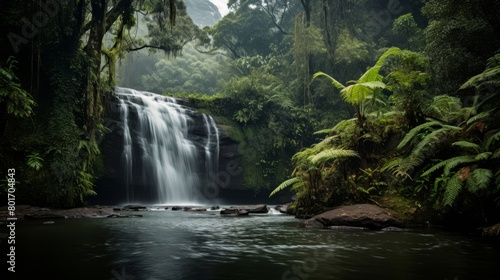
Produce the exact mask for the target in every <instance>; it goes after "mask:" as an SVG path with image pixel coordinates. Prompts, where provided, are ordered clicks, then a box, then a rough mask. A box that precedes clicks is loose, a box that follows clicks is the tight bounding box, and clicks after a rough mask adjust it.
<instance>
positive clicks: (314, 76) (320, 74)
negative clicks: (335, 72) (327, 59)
mask: <svg viewBox="0 0 500 280" xmlns="http://www.w3.org/2000/svg"><path fill="white" fill-rule="evenodd" d="M321 76H323V77H327V78H328V79H329V80H330V81H331V82H332V85H333V86H334V87H336V88H337V89H343V88H345V86H344V85H343V84H341V83H340V82H339V81H337V80H335V79H334V78H333V77H332V76H330V75H328V74H326V73H323V72H321V71H319V72H316V73H314V75H313V77H312V79H313V80H314V79H316V78H317V77H321Z"/></svg>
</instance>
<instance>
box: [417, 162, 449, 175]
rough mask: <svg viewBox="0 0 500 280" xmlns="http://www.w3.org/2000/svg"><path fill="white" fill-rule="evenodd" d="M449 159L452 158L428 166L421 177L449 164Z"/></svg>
mask: <svg viewBox="0 0 500 280" xmlns="http://www.w3.org/2000/svg"><path fill="white" fill-rule="evenodd" d="M449 161H450V159H448V160H443V161H440V162H438V163H437V164H435V165H433V166H431V167H430V168H428V169H427V170H426V171H425V172H424V173H422V174H421V175H420V177H426V176H429V175H431V174H432V173H434V172H436V171H437V170H439V169H441V168H444V167H445V166H446V165H447V164H448V162H449Z"/></svg>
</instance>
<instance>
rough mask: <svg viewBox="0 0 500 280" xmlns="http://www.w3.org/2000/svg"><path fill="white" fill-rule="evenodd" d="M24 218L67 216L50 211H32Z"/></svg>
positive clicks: (59, 217)
mask: <svg viewBox="0 0 500 280" xmlns="http://www.w3.org/2000/svg"><path fill="white" fill-rule="evenodd" d="M24 218H25V219H26V220H42V219H45V220H47V219H64V218H66V217H65V216H63V215H60V214H56V213H52V212H48V211H43V212H31V213H26V214H25V215H24Z"/></svg>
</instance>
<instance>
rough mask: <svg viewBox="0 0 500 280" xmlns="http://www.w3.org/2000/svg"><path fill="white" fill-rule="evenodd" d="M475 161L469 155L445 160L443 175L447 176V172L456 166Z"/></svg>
mask: <svg viewBox="0 0 500 280" xmlns="http://www.w3.org/2000/svg"><path fill="white" fill-rule="evenodd" d="M475 161H476V160H475V159H474V158H473V157H471V156H458V157H454V158H450V159H449V160H447V161H446V166H445V167H444V175H445V176H447V175H448V174H450V172H451V170H452V169H454V168H455V167H457V166H460V165H463V164H467V163H472V162H475Z"/></svg>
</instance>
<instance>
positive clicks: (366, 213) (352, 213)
mask: <svg viewBox="0 0 500 280" xmlns="http://www.w3.org/2000/svg"><path fill="white" fill-rule="evenodd" d="M302 226H304V227H313V228H329V227H332V226H334V227H335V226H347V227H362V228H368V229H382V228H387V227H403V223H401V222H400V221H398V220H397V219H396V218H394V217H393V216H391V215H390V214H389V213H388V212H387V211H386V210H384V209H383V208H381V207H378V206H376V205H372V204H355V205H349V206H341V207H338V208H337V209H334V210H330V211H327V212H324V213H321V214H319V215H316V216H314V217H312V218H310V219H308V220H306V221H305V222H303V223H302Z"/></svg>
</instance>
